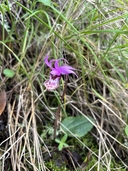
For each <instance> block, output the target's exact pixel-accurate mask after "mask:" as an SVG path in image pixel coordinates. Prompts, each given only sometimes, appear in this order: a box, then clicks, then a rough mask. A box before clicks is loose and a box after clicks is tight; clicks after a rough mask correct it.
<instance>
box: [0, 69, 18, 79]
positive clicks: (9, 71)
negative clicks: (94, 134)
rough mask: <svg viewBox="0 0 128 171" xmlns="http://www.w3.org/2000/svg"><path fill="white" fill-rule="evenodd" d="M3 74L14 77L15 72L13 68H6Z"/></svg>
mask: <svg viewBox="0 0 128 171" xmlns="http://www.w3.org/2000/svg"><path fill="white" fill-rule="evenodd" d="M3 74H4V75H5V76H6V77H8V78H13V77H14V75H15V72H14V71H13V70H11V69H8V68H6V69H4V71H3Z"/></svg>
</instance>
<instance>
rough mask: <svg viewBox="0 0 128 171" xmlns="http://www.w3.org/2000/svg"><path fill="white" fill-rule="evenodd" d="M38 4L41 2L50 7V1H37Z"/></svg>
mask: <svg viewBox="0 0 128 171" xmlns="http://www.w3.org/2000/svg"><path fill="white" fill-rule="evenodd" d="M38 2H42V3H43V4H44V5H47V6H50V5H51V0H38Z"/></svg>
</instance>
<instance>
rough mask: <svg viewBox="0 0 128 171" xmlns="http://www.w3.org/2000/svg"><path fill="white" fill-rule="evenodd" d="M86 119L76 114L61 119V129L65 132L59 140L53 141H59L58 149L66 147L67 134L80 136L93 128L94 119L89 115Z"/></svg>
mask: <svg viewBox="0 0 128 171" xmlns="http://www.w3.org/2000/svg"><path fill="white" fill-rule="evenodd" d="M88 119H89V120H90V121H91V122H92V123H91V122H90V121H89V120H88ZM88 119H87V118H85V117H84V116H83V115H78V116H74V117H73V116H71V117H67V118H65V119H64V120H63V121H62V124H61V129H62V131H63V132H64V133H65V134H64V136H63V137H62V138H61V140H59V139H55V141H56V142H57V143H59V146H58V150H59V151H61V150H62V149H63V148H64V147H68V144H67V143H66V140H67V138H68V136H71V137H72V136H76V137H79V138H80V137H83V136H84V135H86V134H87V133H88V132H89V131H90V130H91V129H92V128H93V122H94V119H93V118H91V117H88Z"/></svg>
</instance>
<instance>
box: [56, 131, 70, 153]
mask: <svg viewBox="0 0 128 171" xmlns="http://www.w3.org/2000/svg"><path fill="white" fill-rule="evenodd" d="M67 138H68V135H67V134H65V135H64V136H63V137H62V139H61V140H59V139H55V142H57V143H58V144H59V146H58V150H59V151H61V150H62V149H63V148H64V147H68V144H66V143H65V142H66V140H67Z"/></svg>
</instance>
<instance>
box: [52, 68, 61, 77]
mask: <svg viewBox="0 0 128 171" xmlns="http://www.w3.org/2000/svg"><path fill="white" fill-rule="evenodd" d="M50 74H51V75H53V76H60V75H61V73H60V72H59V71H58V70H57V69H55V68H52V70H51V72H50Z"/></svg>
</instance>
